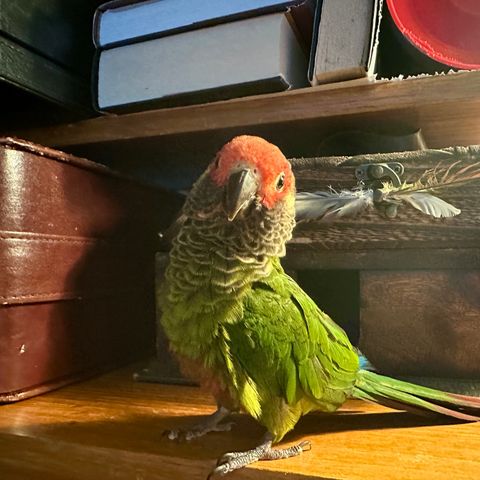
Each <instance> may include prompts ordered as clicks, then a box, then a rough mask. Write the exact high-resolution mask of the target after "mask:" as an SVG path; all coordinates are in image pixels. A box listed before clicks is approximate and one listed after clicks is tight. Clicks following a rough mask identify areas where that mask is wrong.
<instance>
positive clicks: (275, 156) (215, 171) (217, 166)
mask: <svg viewBox="0 0 480 480" xmlns="http://www.w3.org/2000/svg"><path fill="white" fill-rule="evenodd" d="M239 164H244V165H245V164H246V165H250V166H251V167H252V168H253V169H255V170H257V172H258V174H259V177H260V180H261V185H260V188H259V191H258V194H259V195H260V197H261V198H262V202H263V203H264V205H265V206H266V207H269V208H271V207H272V206H273V205H274V204H275V203H276V202H277V200H279V199H280V198H282V197H283V196H285V195H286V194H288V193H292V192H293V189H294V178H293V174H292V170H291V167H290V162H289V161H288V160H287V159H286V158H285V156H284V155H283V153H282V152H281V151H280V149H279V148H278V147H277V146H275V145H273V144H271V143H269V142H267V141H266V140H264V139H263V138H260V137H254V136H250V135H241V136H239V137H235V138H234V139H233V140H231V141H230V142H228V143H227V144H225V145H224V146H223V147H222V148H221V149H220V151H219V152H218V154H217V157H216V160H215V161H214V162H213V163H212V165H211V166H210V175H211V177H212V179H213V181H214V182H215V183H216V184H217V185H219V186H221V185H225V183H226V182H227V180H228V177H229V176H230V173H231V172H232V169H234V168H235V167H236V166H237V165H239ZM280 174H284V175H285V178H284V186H283V189H282V190H281V191H278V190H277V189H276V184H277V180H278V177H279V175H280Z"/></svg>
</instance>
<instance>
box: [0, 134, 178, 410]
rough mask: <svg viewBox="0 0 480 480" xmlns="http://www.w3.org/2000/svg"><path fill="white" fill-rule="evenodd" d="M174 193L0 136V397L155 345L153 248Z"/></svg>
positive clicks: (70, 377)
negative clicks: (0, 137)
mask: <svg viewBox="0 0 480 480" xmlns="http://www.w3.org/2000/svg"><path fill="white" fill-rule="evenodd" d="M176 205H177V204H176V200H175V197H173V195H172V196H171V195H170V194H169V193H167V192H165V191H163V190H160V189H156V188H153V187H150V186H145V185H142V184H140V183H138V182H136V181H134V180H132V179H130V178H128V177H125V176H122V175H120V174H117V173H115V172H114V171H112V170H110V169H108V168H106V167H104V166H102V165H98V164H95V163H93V162H90V161H88V160H85V159H81V158H77V157H74V156H72V155H68V154H65V153H62V152H59V151H55V150H52V149H49V148H44V147H41V146H38V145H34V144H32V143H29V142H25V141H22V140H18V139H13V138H2V139H0V402H11V401H16V400H20V399H23V398H27V397H29V396H32V395H35V394H38V393H42V392H45V391H48V390H51V389H53V388H56V387H58V386H61V385H64V384H66V383H69V382H72V381H74V380H76V379H80V378H84V377H86V376H89V375H92V374H93V373H95V372H98V371H101V370H105V369H108V368H111V367H115V366H118V365H119V364H122V363H125V362H127V361H130V360H132V359H134V358H139V357H145V356H147V355H148V354H149V353H151V351H152V348H153V347H154V338H155V326H154V325H155V323H154V298H153V297H154V295H153V291H154V252H155V250H156V246H157V239H158V236H157V232H158V231H160V230H161V229H162V228H163V227H164V226H165V225H168V224H169V222H170V221H171V220H172V216H173V214H174V213H175V210H176V208H175V207H176Z"/></svg>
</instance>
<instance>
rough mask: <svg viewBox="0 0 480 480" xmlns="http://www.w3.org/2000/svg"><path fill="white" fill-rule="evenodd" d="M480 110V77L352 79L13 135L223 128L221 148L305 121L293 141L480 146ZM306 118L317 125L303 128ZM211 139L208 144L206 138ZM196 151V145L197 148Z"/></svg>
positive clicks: (60, 140) (55, 141)
mask: <svg viewBox="0 0 480 480" xmlns="http://www.w3.org/2000/svg"><path fill="white" fill-rule="evenodd" d="M479 113H480V72H467V73H458V74H454V75H439V76H430V77H424V78H412V79H407V80H404V81H399V80H397V81H388V82H385V81H380V82H375V83H367V82H366V81H365V80H361V81H358V80H354V81H350V82H339V83H334V84H329V85H320V86H318V87H314V88H304V89H298V90H293V91H290V92H282V93H276V94H267V95H256V96H251V97H244V98H238V99H233V100H227V101H221V102H213V103H208V104H202V105H194V106H187V107H177V108H166V109H160V110H153V111H147V112H140V113H133V114H127V115H118V116H117V115H109V116H105V117H101V118H97V119H93V120H87V121H82V122H77V123H73V124H68V125H60V126H56V127H48V128H38V129H34V130H23V131H16V132H7V133H9V134H12V133H15V134H16V135H18V136H20V137H22V138H25V139H28V140H32V141H35V142H38V143H42V144H45V145H48V146H55V147H60V148H66V149H69V148H71V147H72V146H77V147H78V146H82V145H89V144H99V143H105V142H117V141H120V140H121V141H135V140H136V141H138V140H146V139H153V138H156V139H157V140H158V139H160V138H161V137H165V136H172V135H178V134H192V133H204V134H207V137H208V135H209V134H210V133H212V132H214V131H222V132H223V136H221V138H220V139H219V142H220V143H219V144H218V145H217V148H218V147H219V146H220V145H221V144H222V143H225V141H226V140H228V139H229V138H231V136H232V133H240V132H243V133H245V132H246V131H249V132H251V133H257V134H260V133H262V127H264V126H272V125H274V126H278V125H281V124H288V123H289V122H290V123H293V122H300V123H298V124H297V127H300V128H299V129H295V128H293V129H292V126H290V127H289V129H290V133H291V134H293V136H294V137H297V138H298V135H299V134H302V137H303V138H302V141H305V135H308V133H305V131H310V136H312V137H313V136H315V137H316V138H317V139H318V138H321V136H322V134H324V133H325V132H326V131H327V130H328V129H330V128H334V131H339V130H341V129H342V127H343V128H345V127H346V126H350V127H351V126H352V125H357V127H358V126H363V125H365V123H368V124H370V125H371V126H375V125H376V126H382V125H383V126H385V124H389V125H391V126H393V125H397V126H398V125H400V124H403V125H407V126H408V127H409V128H410V129H413V130H415V129H417V128H419V127H421V128H422V131H423V134H424V137H425V141H426V143H427V145H428V146H430V147H434V148H438V147H445V146H448V145H469V144H474V143H478V142H480V123H479V122H478V116H479ZM307 121H310V122H312V123H311V124H310V125H305V122H307ZM232 130H234V132H232ZM302 132H303V133H302ZM205 141H207V142H208V138H206V139H204V142H205ZM282 143H284V142H282ZM198 146H199V144H198V143H197V144H196V148H198ZM281 146H282V145H281ZM184 148H188V146H185V147H184ZM119 150H121V149H119ZM137 150H138V149H137ZM80 151H81V150H80ZM164 152H165V150H164ZM77 153H78V149H77ZM82 154H83V153H82ZM98 154H99V155H100V156H101V155H102V153H101V152H99V153H98ZM161 155H162V148H159V149H158V150H157V158H161ZM91 158H93V159H95V157H94V156H92V157H91Z"/></svg>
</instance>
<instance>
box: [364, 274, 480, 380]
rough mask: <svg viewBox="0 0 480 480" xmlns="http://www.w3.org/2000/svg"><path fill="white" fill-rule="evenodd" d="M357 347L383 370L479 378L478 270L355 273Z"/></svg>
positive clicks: (404, 373)
mask: <svg viewBox="0 0 480 480" xmlns="http://www.w3.org/2000/svg"><path fill="white" fill-rule="evenodd" d="M360 305H361V308H360V332H361V333H360V348H361V350H362V352H363V353H364V354H365V355H366V356H367V358H368V359H369V360H370V361H371V362H372V363H373V364H374V365H375V367H376V368H378V369H379V370H380V371H382V372H386V373H388V374H394V375H409V376H431V377H444V378H472V379H474V378H479V377H480V349H479V348H478V345H479V342H480V330H479V329H478V325H479V322H480V270H472V269H469V270H456V271H452V270H437V271H416V272H406V271H397V272H385V271H383V270H381V271H367V272H361V273H360Z"/></svg>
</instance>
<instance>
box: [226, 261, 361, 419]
mask: <svg viewBox="0 0 480 480" xmlns="http://www.w3.org/2000/svg"><path fill="white" fill-rule="evenodd" d="M225 329H226V335H227V336H228V339H229V342H228V343H229V355H230V357H231V358H232V359H233V361H234V363H235V364H237V366H238V368H239V369H241V371H242V376H244V378H246V379H247V384H248V388H247V389H245V390H242V391H241V392H240V401H241V403H242V404H243V405H244V407H245V408H246V410H247V411H249V413H251V414H252V415H254V416H256V417H257V418H259V417H261V416H262V412H263V411H265V409H268V408H269V405H271V404H272V403H271V402H272V401H273V400H275V401H278V400H279V399H281V400H282V403H284V404H286V405H287V406H292V407H294V406H295V405H298V404H299V402H300V403H301V402H303V404H304V405H305V400H308V402H307V404H308V408H306V410H312V409H314V408H318V409H321V410H335V409H336V408H338V406H340V405H341V404H342V403H343V402H344V401H345V398H346V397H347V396H348V395H349V393H350V391H351V389H352V387H353V384H354V382H355V377H356V373H357V371H358V368H359V365H358V356H357V354H356V352H355V351H354V349H353V347H352V346H351V344H350V342H349V340H348V338H347V336H346V334H345V332H344V331H343V330H342V329H341V328H340V327H339V326H338V325H336V324H335V323H334V322H333V321H332V320H331V319H330V318H329V317H328V315H326V314H325V313H323V312H322V311H321V310H320V309H319V308H318V307H317V306H316V305H315V303H314V302H313V300H311V299H310V297H309V296H308V295H307V294H306V293H305V292H304V291H303V290H302V289H301V288H300V287H299V286H298V285H297V283H296V282H295V281H294V280H293V279H291V278H290V277H289V276H288V275H286V274H285V273H284V272H283V270H282V268H281V267H280V265H279V264H278V265H276V266H275V270H274V271H273V273H272V274H271V275H270V276H269V277H268V278H266V279H265V280H262V281H261V282H256V283H254V284H253V286H252V289H251V291H250V292H249V293H248V294H247V296H246V297H245V300H244V302H243V318H242V320H241V321H239V322H236V323H233V324H228V325H226V326H225ZM304 410H305V408H304ZM302 413H305V412H300V414H302Z"/></svg>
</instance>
